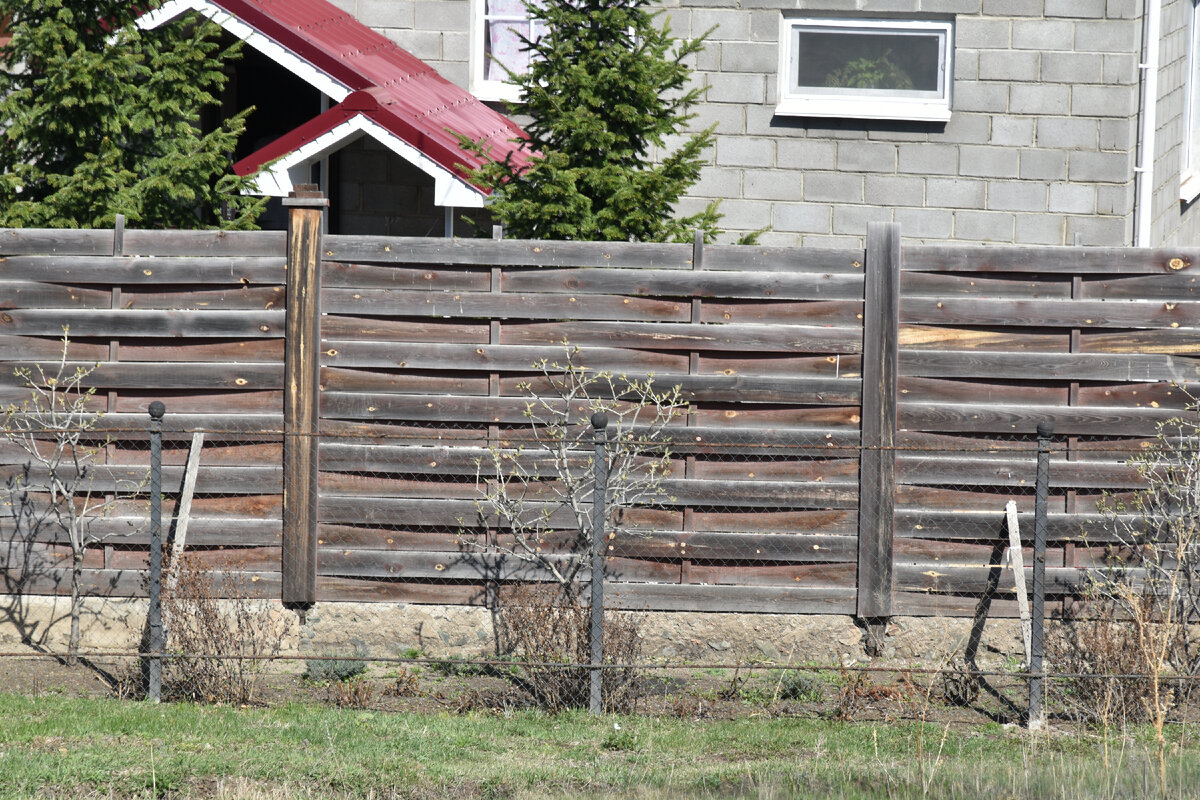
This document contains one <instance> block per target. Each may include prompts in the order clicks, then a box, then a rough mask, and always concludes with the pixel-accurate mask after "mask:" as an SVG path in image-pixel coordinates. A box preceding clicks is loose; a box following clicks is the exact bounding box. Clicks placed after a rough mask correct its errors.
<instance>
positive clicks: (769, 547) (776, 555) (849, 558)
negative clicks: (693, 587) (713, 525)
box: [608, 531, 858, 563]
mask: <svg viewBox="0 0 1200 800" xmlns="http://www.w3.org/2000/svg"><path fill="white" fill-rule="evenodd" d="M608 552H609V553H611V554H612V555H616V556H624V557H626V558H662V559H672V558H674V559H681V558H688V559H693V560H694V561H709V562H723V561H730V562H733V561H753V562H756V561H796V562H805V563H815V562H820V563H829V562H853V561H854V559H855V557H856V554H857V552H858V539H857V537H854V536H826V535H819V534H816V535H814V534H788V533H766V534H759V533H712V532H701V531H685V532H679V531H647V532H645V533H638V534H629V533H621V534H618V535H617V536H616V538H615V539H614V540H613V541H612V543H611V544H610V545H609V547H608Z"/></svg>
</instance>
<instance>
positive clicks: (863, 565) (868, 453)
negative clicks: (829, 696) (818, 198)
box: [857, 222, 900, 655]
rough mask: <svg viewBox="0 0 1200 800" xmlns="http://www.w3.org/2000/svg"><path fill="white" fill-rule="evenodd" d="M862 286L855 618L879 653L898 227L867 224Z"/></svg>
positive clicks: (891, 521)
mask: <svg viewBox="0 0 1200 800" xmlns="http://www.w3.org/2000/svg"><path fill="white" fill-rule="evenodd" d="M863 269H864V286H863V356H862V364H863V367H862V423H861V431H862V438H861V445H862V449H861V451H860V453H859V490H858V491H859V494H858V606H857V609H858V612H857V613H858V617H859V619H860V620H861V621H862V622H863V623H864V624H865V626H866V629H867V652H868V653H869V654H870V655H881V654H882V652H883V639H884V635H885V633H886V630H887V618H888V617H889V616H891V613H892V535H893V528H894V526H895V507H896V496H895V492H896V452H895V450H894V449H893V448H894V447H895V446H896V398H897V377H898V366H899V359H900V355H899V349H900V348H899V334H900V330H899V328H900V226H899V225H897V224H895V223H890V222H886V223H885V222H872V223H870V224H869V225H868V226H867V252H866V262H865V264H864V267H863Z"/></svg>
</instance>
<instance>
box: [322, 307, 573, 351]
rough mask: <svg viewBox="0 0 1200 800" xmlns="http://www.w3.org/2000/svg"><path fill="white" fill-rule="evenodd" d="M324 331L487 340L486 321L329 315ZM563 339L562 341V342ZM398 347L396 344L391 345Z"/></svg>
mask: <svg viewBox="0 0 1200 800" xmlns="http://www.w3.org/2000/svg"><path fill="white" fill-rule="evenodd" d="M321 333H322V335H324V336H325V337H327V338H329V339H361V340H366V341H372V340H373V341H377V342H448V343H453V342H473V343H478V344H484V343H485V342H487V341H488V325H487V323H486V322H476V323H473V324H472V323H463V322H446V321H443V320H439V321H437V322H431V321H430V320H396V319H370V318H365V317H362V318H360V317H345V316H340V315H337V314H329V315H327V316H325V317H324V318H323V319H322V320H321ZM561 341H562V340H561V339H560V340H559V343H561ZM392 347H393V348H394V347H396V345H394V344H393V345H392Z"/></svg>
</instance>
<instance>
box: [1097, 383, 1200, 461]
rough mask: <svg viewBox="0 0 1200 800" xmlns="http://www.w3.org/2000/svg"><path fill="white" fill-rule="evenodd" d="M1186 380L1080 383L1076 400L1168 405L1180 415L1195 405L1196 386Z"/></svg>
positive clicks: (1167, 406)
mask: <svg viewBox="0 0 1200 800" xmlns="http://www.w3.org/2000/svg"><path fill="white" fill-rule="evenodd" d="M1190 384H1191V385H1188V384H1187V383H1184V382H1183V381H1169V382H1162V383H1125V384H1120V383H1109V384H1100V385H1084V386H1080V387H1079V394H1078V400H1079V404H1080V405H1086V406H1120V407H1129V406H1132V407H1134V408H1142V407H1144V406H1147V407H1150V408H1171V409H1174V410H1175V412H1176V413H1177V414H1179V415H1180V416H1184V412H1186V411H1188V410H1189V409H1194V408H1195V405H1196V400H1195V394H1196V392H1197V390H1198V388H1200V387H1197V386H1196V385H1195V382H1194V381H1192V382H1190ZM1127 449H1128V448H1127Z"/></svg>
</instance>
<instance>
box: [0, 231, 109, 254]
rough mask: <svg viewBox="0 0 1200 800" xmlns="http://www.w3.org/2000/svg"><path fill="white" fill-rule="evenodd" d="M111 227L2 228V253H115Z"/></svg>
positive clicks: (0, 241)
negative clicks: (75, 228) (93, 228)
mask: <svg viewBox="0 0 1200 800" xmlns="http://www.w3.org/2000/svg"><path fill="white" fill-rule="evenodd" d="M112 251H113V232H112V231H111V230H63V229H59V228H0V253H2V254H4V255H24V254H26V253H30V254H37V255H44V254H46V253H52V254H54V255H111V254H112Z"/></svg>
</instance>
